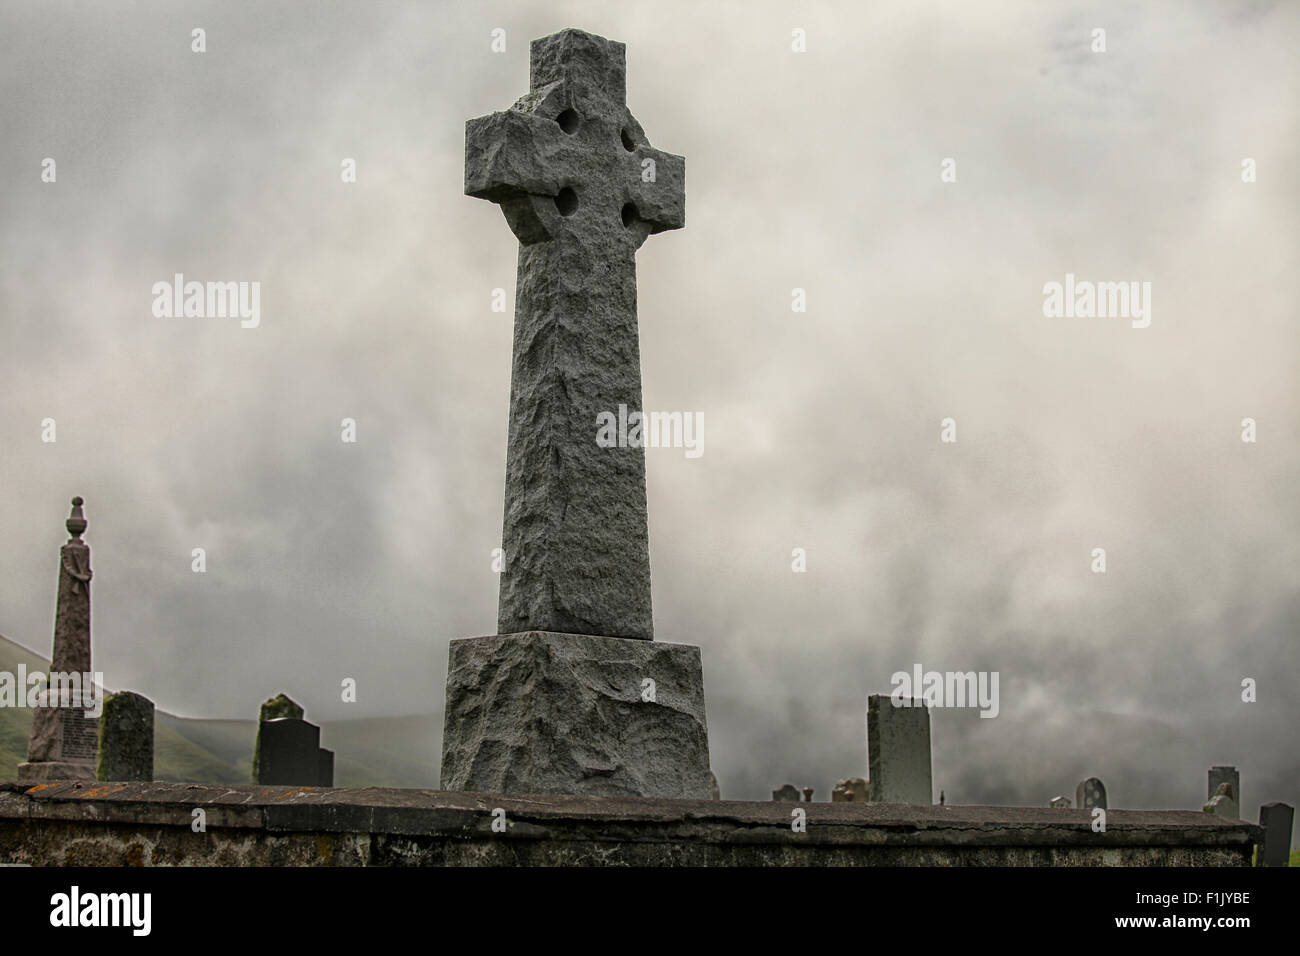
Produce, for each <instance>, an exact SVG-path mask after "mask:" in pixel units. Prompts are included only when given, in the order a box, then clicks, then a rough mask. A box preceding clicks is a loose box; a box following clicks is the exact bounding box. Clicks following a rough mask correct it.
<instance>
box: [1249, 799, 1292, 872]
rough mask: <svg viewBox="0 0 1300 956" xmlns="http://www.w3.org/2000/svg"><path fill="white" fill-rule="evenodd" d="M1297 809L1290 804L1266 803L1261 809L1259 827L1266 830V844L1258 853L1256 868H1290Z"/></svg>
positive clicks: (1262, 845)
mask: <svg viewBox="0 0 1300 956" xmlns="http://www.w3.org/2000/svg"><path fill="white" fill-rule="evenodd" d="M1294 823H1295V809H1294V808H1293V807H1291V806H1290V805H1289V804H1285V803H1278V802H1277V801H1274V802H1273V803H1266V804H1264V805H1263V806H1262V807H1260V808H1259V825H1260V826H1261V827H1263V828H1264V842H1263V843H1261V844H1260V845H1259V849H1258V851H1257V852H1256V857H1255V865H1256V866H1289V865H1290V860H1291V827H1292V825H1293V824H1294Z"/></svg>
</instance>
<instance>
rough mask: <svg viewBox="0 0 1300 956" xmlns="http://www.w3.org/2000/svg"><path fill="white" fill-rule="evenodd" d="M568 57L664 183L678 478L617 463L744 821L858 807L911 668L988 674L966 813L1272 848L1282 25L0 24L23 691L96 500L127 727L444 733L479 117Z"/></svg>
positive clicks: (942, 745) (1287, 657) (940, 765)
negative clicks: (1222, 811) (347, 681)
mask: <svg viewBox="0 0 1300 956" xmlns="http://www.w3.org/2000/svg"><path fill="white" fill-rule="evenodd" d="M566 26H576V27H581V28H583V29H586V30H589V31H591V32H594V33H598V34H601V35H603V36H607V37H610V38H612V39H617V40H621V41H623V42H625V43H626V44H627V51H628V52H627V59H628V100H629V106H630V107H631V109H632V110H633V112H634V113H635V114H636V116H637V118H638V119H639V120H640V122H641V124H642V125H643V127H644V128H645V131H646V134H647V136H648V137H649V139H650V142H651V143H652V144H654V145H655V146H657V147H659V148H661V149H665V150H668V151H670V152H674V153H679V154H682V155H684V156H685V157H686V161H687V165H686V170H687V173H686V186H687V197H688V198H687V217H686V228H685V229H683V230H681V231H677V232H670V233H664V234H662V235H658V236H654V237H651V238H650V239H649V241H647V243H646V244H645V245H644V246H643V247H642V249H641V251H640V253H639V254H638V281H639V302H640V330H641V357H642V370H643V378H644V389H645V407H646V408H649V409H662V410H685V411H695V412H700V413H703V415H704V418H705V421H706V423H707V430H706V432H705V446H704V449H705V450H704V454H703V456H702V457H699V458H695V459H688V458H686V457H685V455H684V454H683V453H682V452H681V451H680V450H672V449H652V450H649V451H648V452H647V473H648V488H649V511H650V547H651V567H652V574H653V596H654V609H655V628H656V636H657V638H658V639H659V640H664V641H672V642H678V643H690V644H697V645H699V646H700V647H701V649H702V654H703V661H704V668H705V686H706V690H707V692H708V701H709V707H710V718H711V747H712V754H713V763H714V767H715V770H716V771H717V774H718V777H719V779H720V780H721V783H722V789H723V792H724V794H725V795H728V796H735V797H764V796H766V795H767V791H768V790H769V789H770V788H772V787H774V786H777V785H779V784H781V783H785V782H791V783H795V784H797V785H800V786H803V785H813V786H816V787H817V788H818V790H819V796H821V797H824V796H825V794H826V791H827V790H828V789H829V787H830V785H831V784H832V783H833V782H834V780H835V779H837V778H839V777H845V776H850V775H855V774H861V773H863V772H864V770H865V751H864V731H863V703H864V698H865V695H866V694H868V693H877V692H884V693H888V691H889V690H890V675H891V674H892V673H893V672H895V671H897V670H910V669H911V667H912V665H913V664H914V663H920V664H922V665H923V666H924V667H925V668H926V669H928V670H929V669H933V670H940V671H943V670H971V669H974V670H986V671H997V672H999V674H1000V691H1001V701H1000V708H1001V709H1000V714H999V716H998V717H997V718H996V719H992V720H987V719H985V720H982V719H979V718H978V717H977V714H976V712H975V711H973V710H966V711H960V712H958V711H952V710H949V711H942V712H936V713H935V715H934V722H933V733H934V778H935V788H936V790H938V789H940V788H942V789H944V790H945V791H946V793H947V795H948V798H949V800H950V801H952V802H957V803H980V802H1007V803H1037V804H1042V803H1045V802H1046V801H1047V800H1048V799H1049V798H1050V797H1052V796H1054V795H1056V794H1058V793H1062V792H1065V793H1067V794H1069V795H1071V796H1073V787H1074V784H1075V783H1076V782H1077V781H1078V780H1079V779H1081V778H1082V777H1084V776H1086V775H1089V774H1096V775H1098V776H1100V777H1102V779H1103V780H1104V781H1105V782H1106V784H1107V785H1108V787H1109V788H1110V792H1111V805H1112V806H1127V807H1135V806H1152V807H1156V806H1161V807H1163V806H1195V805H1199V802H1200V801H1201V800H1202V799H1203V798H1204V792H1205V772H1206V768H1208V767H1209V766H1210V765H1211V764H1214V763H1231V764H1236V765H1237V766H1238V767H1239V768H1240V769H1241V772H1242V780H1243V791H1244V796H1245V801H1246V803H1247V808H1246V812H1245V815H1247V816H1249V817H1251V818H1252V819H1253V817H1254V813H1255V810H1254V808H1256V807H1258V804H1259V803H1261V802H1264V801H1265V800H1286V801H1288V802H1290V803H1292V804H1295V803H1296V802H1297V801H1298V800H1300V756H1298V754H1297V745H1296V730H1297V726H1300V650H1298V649H1297V648H1298V644H1297V640H1298V631H1297V628H1298V627H1300V578H1298V576H1297V569H1298V568H1300V545H1298V544H1297V542H1298V541H1300V537H1298V532H1300V521H1298V520H1297V518H1298V514H1297V512H1298V510H1300V509H1298V502H1297V496H1296V493H1295V489H1296V487H1297V480H1298V479H1300V444H1298V443H1297V437H1300V415H1298V412H1300V389H1298V388H1297V384H1296V383H1297V357H1298V356H1300V348H1298V346H1300V335H1298V334H1297V322H1298V321H1300V316H1298V315H1297V310H1296V303H1297V301H1300V274H1298V272H1297V266H1296V264H1297V260H1298V258H1300V256H1298V253H1300V248H1298V246H1300V239H1298V237H1300V221H1298V219H1300V195H1298V193H1300V190H1298V189H1297V185H1296V169H1297V168H1300V130H1298V129H1297V117H1298V116H1300V110H1297V103H1298V102H1300V61H1297V59H1296V56H1295V50H1296V49H1297V46H1298V45H1300V44H1298V42H1297V41H1298V40H1300V6H1298V5H1296V4H1291V3H1276V4H1274V3H1267V2H1239V3H1170V4H1154V3H1153V4H1140V5H1137V4H1134V5H1130V4H1086V5H1079V4H1067V3H1050V4H1040V3H1027V2H1026V3H1002V4H991V3H981V4H978V5H974V4H966V3H958V2H954V3H945V4H931V3H913V2H907V3H903V2H897V3H881V4H852V3H847V2H845V3H841V4H759V3H744V4H740V3H734V4H724V3H716V4H708V5H704V4H700V3H691V2H681V3H671V2H657V3H653V4H619V5H612V4H604V3H599V4H598V3H591V4H586V3H556V2H551V3H546V4H530V5H528V6H527V7H524V6H523V5H519V6H515V5H508V4H492V3H446V4H435V3H424V4H418V5H417V4H413V3H409V4H408V3H388V2H383V3H353V4H334V3H311V4H308V3H279V4H274V5H268V4H261V3H230V2H224V3H204V4H187V3H167V4H163V3H139V4H125V3H106V4H81V3H77V4H70V3H69V4H58V3H53V4H51V3H39V4H38V3H16V2H4V3H0V80H2V83H3V89H4V91H5V92H4V96H3V100H2V101H0V255H2V256H3V264H4V268H3V270H0V381H2V382H3V388H2V392H0V394H2V396H3V397H0V447H3V457H2V458H0V504H2V505H3V507H0V569H2V573H0V633H3V634H4V635H5V636H7V637H10V638H12V639H14V640H17V641H19V642H20V643H23V644H26V645H28V646H30V647H32V648H34V649H36V650H38V651H41V652H42V653H48V651H49V644H50V637H51V633H52V618H53V604H54V593H55V584H56V569H57V552H58V547H59V545H60V544H61V543H62V542H63V541H64V540H65V538H66V534H65V533H64V531H63V521H64V519H65V518H66V517H67V512H68V499H69V498H70V497H71V496H72V495H74V494H81V495H83V496H85V498H86V516H87V518H88V520H89V522H90V527H89V531H88V532H87V534H86V540H87V541H88V543H89V544H90V545H91V547H92V549H93V563H94V568H95V572H96V574H95V582H94V619H93V620H94V624H93V626H94V661H95V666H96V669H98V670H102V671H103V672H104V673H105V677H106V681H107V683H108V685H109V686H111V687H117V688H131V689H134V690H137V691H139V692H141V693H144V694H147V695H148V696H150V697H152V698H153V699H154V700H155V701H156V702H157V703H158V705H159V706H160V707H162V708H164V709H166V710H169V711H172V712H175V713H180V714H185V715H190V716H209V717H245V718H251V717H253V715H254V714H255V713H256V708H257V705H258V703H259V702H260V701H261V700H263V699H265V698H266V697H268V696H270V695H272V694H274V693H276V692H278V691H281V690H286V691H288V692H290V693H291V694H292V695H293V696H294V697H295V698H297V699H299V700H300V701H302V702H303V703H304V704H306V706H307V708H308V714H309V716H313V717H317V718H326V719H338V718H345V717H350V716H375V715H382V714H401V713H424V712H432V711H436V710H438V709H439V708H440V707H441V706H442V697H443V682H444V679H445V670H446V655H447V641H448V640H449V639H451V638H455V637H467V636H476V635H481V634H488V633H492V632H493V631H494V630H495V626H496V595H497V578H496V575H495V574H494V573H493V572H492V569H491V556H490V552H491V549H492V548H494V547H496V546H497V545H498V543H499V541H500V534H501V518H502V492H503V478H504V466H505V441H506V420H507V409H508V399H509V384H510V383H509V376H510V349H511V315H510V313H509V312H507V313H505V314H500V313H495V312H493V311H491V308H490V305H491V296H492V290H493V289H494V288H497V287H500V288H504V289H506V290H507V293H508V295H509V296H513V292H514V281H515V257H516V248H517V246H516V240H515V239H514V237H513V236H512V235H511V233H510V230H509V228H508V227H507V225H506V223H505V221H504V219H503V218H502V216H501V213H500V211H499V209H497V208H495V207H494V206H493V205H491V204H490V203H487V202H483V201H480V200H474V199H470V198H467V197H465V196H464V195H463V192H462V191H463V169H462V166H463V159H464V139H463V137H464V121H465V120H466V119H467V118H470V117H474V116H479V115H482V114H485V113H490V112H492V111H494V110H500V109H505V108H507V107H508V106H510V104H511V103H512V102H514V100H515V99H516V98H517V97H518V96H519V95H521V94H522V93H524V92H525V91H526V90H527V84H528V41H529V40H530V39H532V38H535V37H539V36H543V35H545V34H548V33H552V32H554V31H555V30H558V29H561V28H563V27H566ZM195 27H202V28H203V29H205V30H206V45H207V51H206V52H205V53H202V54H197V53H194V52H191V42H192V41H191V30H192V29H194V28H195ZM497 27H500V28H503V29H504V30H505V31H506V51H505V52H504V53H494V52H493V51H492V50H491V46H490V44H491V31H492V30H493V29H494V28H497ZM796 28H801V29H803V30H806V33H807V50H806V52H803V53H797V52H794V51H793V50H792V49H791V41H792V30H794V29H796ZM1094 28H1103V29H1104V30H1105V43H1106V50H1105V52H1104V53H1098V52H1093V50H1092V46H1093V44H1094V37H1093V30H1094ZM46 157H50V158H53V159H54V160H55V161H56V164H57V166H56V171H57V179H56V181H55V182H54V183H45V182H42V178H41V173H42V160H43V159H45V158H46ZM348 157H351V158H354V159H355V160H356V163H357V182H356V183H353V184H348V183H344V182H342V180H341V175H340V169H341V163H342V161H343V160H344V159H345V158H348ZM946 158H952V159H953V160H955V163H956V182H949V183H945V182H942V181H941V177H940V173H941V163H942V162H943V161H944V160H945V159H946ZM1246 158H1251V159H1254V160H1255V165H1256V170H1257V178H1258V181H1257V182H1254V183H1244V182H1243V181H1242V161H1243V159H1246ZM178 272H179V273H183V274H184V275H185V276H186V277H187V279H196V280H199V281H208V280H233V281H254V280H255V281H259V282H260V283H261V324H260V326H259V327H257V328H255V329H246V328H241V326H240V323H239V321H238V320H237V319H197V318H189V319H186V318H156V317H155V316H154V315H153V314H152V311H151V306H152V303H153V295H152V292H151V289H152V286H153V284H154V283H155V282H158V281H170V279H171V277H172V275H173V274H174V273H178ZM1067 273H1072V274H1074V275H1075V276H1077V277H1078V279H1080V280H1094V281H1096V280H1102V281H1139V282H1150V283H1151V284H1152V301H1151V305H1152V313H1151V323H1150V326H1149V327H1148V328H1144V329H1143V328H1134V327H1133V325H1132V323H1131V322H1130V321H1128V320H1127V319H1121V318H1048V317H1045V316H1044V314H1043V298H1044V296H1043V286H1044V284H1045V283H1048V282H1052V281H1057V282H1063V281H1064V279H1065V276H1066V274H1067ZM796 287H797V288H801V289H804V290H806V296H807V311H806V312H804V313H796V312H793V311H792V309H791V290H792V289H794V288H796ZM512 301H513V300H512V299H511V302H512ZM347 417H350V418H354V419H355V420H356V422H357V437H358V441H357V443H356V444H345V443H343V442H342V441H340V421H341V420H342V419H343V418H347ZM948 417H951V418H953V419H954V420H955V422H956V428H957V439H958V440H957V442H956V443H951V444H945V443H941V442H940V422H941V420H942V419H944V418H948ZM1247 417H1250V418H1253V419H1255V420H1256V422H1257V428H1258V441H1257V442H1255V443H1253V444H1250V443H1245V442H1243V441H1242V440H1241V432H1242V427H1241V422H1242V419H1243V418H1247ZM46 418H53V419H55V421H56V423H57V426H56V427H57V433H56V434H57V441H56V442H54V443H46V442H43V441H42V440H41V438H42V425H41V423H42V421H43V420H44V419H46ZM196 547H202V548H204V549H205V550H206V553H207V571H206V573H203V574H195V573H193V572H192V571H191V551H192V549H194V548H196ZM796 547H799V548H804V549H806V553H807V571H806V573H802V574H799V573H794V572H793V571H792V570H791V549H792V548H796ZM1098 547H1101V548H1105V550H1106V560H1107V571H1106V573H1104V574H1097V573H1093V571H1092V570H1091V568H1090V565H1091V563H1092V560H1093V559H1092V550H1093V549H1094V548H1098ZM345 677H353V678H355V679H356V680H357V681H358V688H359V701H358V702H357V703H356V704H353V705H346V704H343V703H341V702H340V700H339V683H340V681H341V680H342V679H343V678H345ZM1248 677H1250V678H1255V679H1256V680H1257V681H1258V701H1257V702H1256V703H1243V702H1242V700H1241V682H1242V680H1243V679H1244V678H1248Z"/></svg>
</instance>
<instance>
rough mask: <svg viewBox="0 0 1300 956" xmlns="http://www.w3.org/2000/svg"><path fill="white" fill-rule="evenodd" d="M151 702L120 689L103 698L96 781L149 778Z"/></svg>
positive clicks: (151, 756)
mask: <svg viewBox="0 0 1300 956" xmlns="http://www.w3.org/2000/svg"><path fill="white" fill-rule="evenodd" d="M153 722H154V706H153V701H151V700H150V699H149V698H148V697H144V696H142V695H140V694H136V693H132V692H131V691H129V690H124V691H121V692H119V693H116V694H111V695H109V696H108V697H106V698H104V712H103V714H101V715H100V718H99V756H98V760H97V761H96V765H95V779H96V780H120V781H127V780H144V781H150V780H153Z"/></svg>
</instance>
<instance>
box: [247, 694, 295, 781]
mask: <svg viewBox="0 0 1300 956" xmlns="http://www.w3.org/2000/svg"><path fill="white" fill-rule="evenodd" d="M305 713H306V712H305V711H304V710H303V709H302V705H301V704H299V703H298V702H297V701H295V700H293V699H292V698H291V697H289V695H288V694H276V695H275V696H274V697H272V698H270V699H268V700H264V701H263V702H262V706H261V707H259V708H258V711H257V737H256V738H255V739H254V741H253V782H254V783H257V782H259V781H260V780H261V770H260V767H261V762H262V725H263V724H265V723H266V722H267V721H268V720H281V719H283V718H292V719H293V720H302V719H303V715H304V714H305Z"/></svg>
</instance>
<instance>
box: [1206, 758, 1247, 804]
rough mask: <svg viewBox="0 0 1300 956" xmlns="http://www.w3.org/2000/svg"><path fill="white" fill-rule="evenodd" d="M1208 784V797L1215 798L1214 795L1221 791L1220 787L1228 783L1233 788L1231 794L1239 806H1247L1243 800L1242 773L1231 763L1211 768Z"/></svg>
mask: <svg viewBox="0 0 1300 956" xmlns="http://www.w3.org/2000/svg"><path fill="white" fill-rule="evenodd" d="M1208 776H1209V780H1208V784H1207V786H1206V788H1205V794H1206V796H1207V797H1208V798H1210V799H1213V798H1214V795H1215V794H1216V793H1218V792H1219V787H1220V786H1221V785H1223V784H1225V783H1226V784H1228V785H1229V786H1230V787H1231V788H1232V792H1231V793H1230V794H1229V796H1231V797H1232V799H1233V800H1234V801H1236V804H1237V806H1238V808H1240V807H1243V806H1245V804H1243V803H1242V802H1241V774H1240V773H1238V772H1237V768H1236V767H1233V766H1230V765H1227V766H1225V765H1218V766H1214V767H1211V768H1210V772H1209V775H1208Z"/></svg>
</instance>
